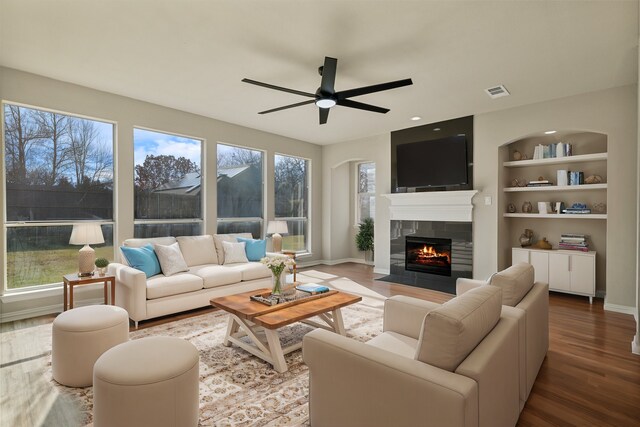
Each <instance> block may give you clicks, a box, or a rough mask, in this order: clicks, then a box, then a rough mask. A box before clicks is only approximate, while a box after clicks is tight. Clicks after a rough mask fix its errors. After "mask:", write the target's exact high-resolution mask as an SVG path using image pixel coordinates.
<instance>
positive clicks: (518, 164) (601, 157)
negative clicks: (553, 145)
mask: <svg viewBox="0 0 640 427" xmlns="http://www.w3.org/2000/svg"><path fill="white" fill-rule="evenodd" d="M605 160H607V153H594V154H579V155H576V156H567V157H553V158H550V159H534V160H515V161H511V162H504V163H503V164H502V165H503V166H504V167H506V168H522V167H527V166H543V165H558V164H565V163H578V162H594V161H605Z"/></svg>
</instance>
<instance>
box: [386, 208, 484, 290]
mask: <svg viewBox="0 0 640 427" xmlns="http://www.w3.org/2000/svg"><path fill="white" fill-rule="evenodd" d="M390 231H391V260H390V268H389V273H390V274H389V276H387V277H385V278H383V279H382V280H387V281H393V282H396V283H403V284H406V285H411V286H417V287H420V288H427V289H433V290H437V291H441V292H447V293H450V294H455V292H456V280H457V279H458V278H459V277H466V278H471V277H472V276H473V271H472V270H473V243H472V224H471V222H457V221H398V220H392V221H391V229H390Z"/></svg>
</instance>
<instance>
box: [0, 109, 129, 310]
mask: <svg viewBox="0 0 640 427" xmlns="http://www.w3.org/2000/svg"><path fill="white" fill-rule="evenodd" d="M5 105H14V106H16V107H22V108H28V109H31V110H40V111H45V112H48V113H55V114H62V115H66V116H71V117H75V118H78V119H83V120H92V121H96V122H101V123H107V124H110V125H111V126H112V127H113V135H112V139H111V148H112V155H113V180H112V182H113V184H112V185H113V191H112V195H111V196H112V201H113V217H112V218H111V219H110V220H95V221H92V222H96V223H99V224H100V225H111V226H112V227H113V254H112V258H113V259H115V254H116V242H117V241H118V240H117V239H118V227H117V223H118V218H117V217H118V209H117V206H118V195H117V191H118V173H117V171H118V165H117V158H118V122H117V121H115V120H109V119H103V118H99V117H94V116H89V115H86V114H79V113H72V112H69V111H64V110H58V109H54V108H49V107H41V106H37V105H32V104H27V103H23V102H16V101H10V100H8V99H0V130H1V132H2V135H0V140H1V141H2V150H0V174H1V175H0V193H1V194H3V195H4V197H2V202H1V203H2V205H1V206H2V224H1V226H2V230H3V238H2V239H1V240H2V242H0V245H1V246H0V250H2V263H3V265H2V275H1V277H0V278H1V279H2V281H3V284H2V286H0V296H2V297H11V296H13V297H16V298H17V299H16V300H19V299H20V298H19V296H20V295H30V294H33V293H40V292H44V291H48V290H58V289H61V288H62V275H63V274H65V273H64V272H61V275H60V278H61V280H60V281H59V282H53V283H43V284H39V285H30V286H25V287H20V288H15V289H9V288H8V287H7V285H8V280H7V278H8V277H7V274H8V270H9V269H8V256H7V229H9V228H29V227H45V226H49V227H56V226H63V227H64V226H72V225H73V224H74V223H77V222H80V221H81V220H67V221H8V220H7V187H6V184H7V169H6V152H5V147H6V140H5Z"/></svg>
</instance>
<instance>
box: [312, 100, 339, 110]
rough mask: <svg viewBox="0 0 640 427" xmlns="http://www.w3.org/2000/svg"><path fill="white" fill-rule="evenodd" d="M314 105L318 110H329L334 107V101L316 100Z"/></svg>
mask: <svg viewBox="0 0 640 427" xmlns="http://www.w3.org/2000/svg"><path fill="white" fill-rule="evenodd" d="M316 105H317V106H318V107H320V108H331V107H333V106H334V105H336V100H335V99H331V98H320V99H316Z"/></svg>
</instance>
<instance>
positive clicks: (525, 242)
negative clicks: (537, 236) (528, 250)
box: [520, 228, 533, 248]
mask: <svg viewBox="0 0 640 427" xmlns="http://www.w3.org/2000/svg"><path fill="white" fill-rule="evenodd" d="M532 240H533V230H531V229H529V228H525V229H524V233H522V234H521V235H520V246H522V247H523V248H524V247H525V246H531V241H532Z"/></svg>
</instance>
